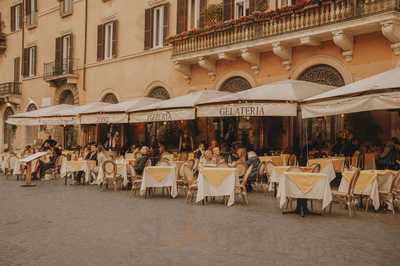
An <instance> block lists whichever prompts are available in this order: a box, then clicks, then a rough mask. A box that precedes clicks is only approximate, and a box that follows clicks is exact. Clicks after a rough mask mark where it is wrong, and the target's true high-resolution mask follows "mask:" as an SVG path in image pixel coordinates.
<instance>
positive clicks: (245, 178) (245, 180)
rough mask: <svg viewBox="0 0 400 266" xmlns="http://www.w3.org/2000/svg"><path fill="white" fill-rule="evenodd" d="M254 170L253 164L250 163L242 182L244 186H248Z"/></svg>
mask: <svg viewBox="0 0 400 266" xmlns="http://www.w3.org/2000/svg"><path fill="white" fill-rule="evenodd" d="M252 170H253V165H250V166H249V168H247V170H246V173H245V174H244V177H243V180H242V184H241V185H242V186H244V187H246V185H247V180H248V179H249V176H250V174H251V171H252Z"/></svg>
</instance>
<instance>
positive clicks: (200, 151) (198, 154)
mask: <svg viewBox="0 0 400 266" xmlns="http://www.w3.org/2000/svg"><path fill="white" fill-rule="evenodd" d="M205 151H206V148H205V145H204V142H200V144H199V147H198V148H197V149H196V150H195V151H194V158H195V159H197V160H200V159H201V157H203V155H204V153H205Z"/></svg>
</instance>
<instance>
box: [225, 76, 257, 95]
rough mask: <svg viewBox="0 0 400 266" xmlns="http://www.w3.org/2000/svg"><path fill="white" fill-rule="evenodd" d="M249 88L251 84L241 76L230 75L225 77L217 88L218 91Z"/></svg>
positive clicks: (237, 90)
mask: <svg viewBox="0 0 400 266" xmlns="http://www.w3.org/2000/svg"><path fill="white" fill-rule="evenodd" d="M248 89H251V84H250V83H249V82H248V81H247V80H246V79H244V78H242V77H238V76H236V77H231V78H229V79H227V80H226V81H225V82H224V83H223V84H222V86H221V88H220V89H219V90H220V91H228V92H239V91H244V90H248Z"/></svg>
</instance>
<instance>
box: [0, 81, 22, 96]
mask: <svg viewBox="0 0 400 266" xmlns="http://www.w3.org/2000/svg"><path fill="white" fill-rule="evenodd" d="M6 95H21V83H20V82H6V83H0V96H6Z"/></svg>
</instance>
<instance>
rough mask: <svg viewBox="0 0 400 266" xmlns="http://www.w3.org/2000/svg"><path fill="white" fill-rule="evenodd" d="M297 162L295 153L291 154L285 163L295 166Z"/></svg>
mask: <svg viewBox="0 0 400 266" xmlns="http://www.w3.org/2000/svg"><path fill="white" fill-rule="evenodd" d="M296 164H297V158H296V155H294V154H291V155H290V156H289V158H288V160H287V165H288V166H295V165H296Z"/></svg>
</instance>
